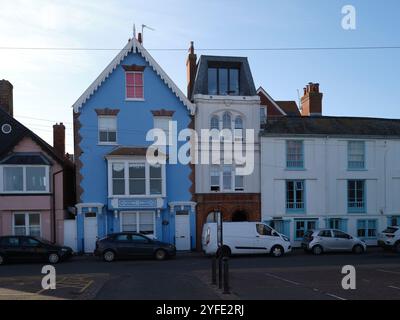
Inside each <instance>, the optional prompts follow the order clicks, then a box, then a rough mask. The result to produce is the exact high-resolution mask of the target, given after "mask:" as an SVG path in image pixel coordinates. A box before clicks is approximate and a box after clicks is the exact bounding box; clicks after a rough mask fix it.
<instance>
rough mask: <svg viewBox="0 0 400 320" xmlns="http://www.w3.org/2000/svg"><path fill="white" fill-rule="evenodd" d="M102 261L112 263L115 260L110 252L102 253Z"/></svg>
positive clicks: (112, 252)
mask: <svg viewBox="0 0 400 320" xmlns="http://www.w3.org/2000/svg"><path fill="white" fill-rule="evenodd" d="M103 259H104V261H105V262H113V261H114V260H115V253H114V251H112V250H107V251H104V253H103Z"/></svg>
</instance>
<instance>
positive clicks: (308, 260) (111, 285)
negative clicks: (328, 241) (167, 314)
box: [0, 248, 400, 300]
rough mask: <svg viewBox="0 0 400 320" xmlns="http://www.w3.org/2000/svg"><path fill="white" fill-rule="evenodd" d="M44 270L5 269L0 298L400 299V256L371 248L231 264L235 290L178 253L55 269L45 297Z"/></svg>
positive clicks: (204, 263) (76, 261)
mask: <svg viewBox="0 0 400 320" xmlns="http://www.w3.org/2000/svg"><path fill="white" fill-rule="evenodd" d="M345 265H352V266H354V267H355V269H356V289H355V290H344V289H343V288H342V286H341V282H342V279H343V277H344V276H345V275H344V274H342V273H341V271H342V267H343V266H345ZM42 267H43V264H40V263H39V264H35V263H32V264H26V263H19V264H8V265H4V266H1V267H0V299H8V300H10V299H12V300H21V299H23V300H43V299H46V300H47V299H50V300H52V299H68V300H91V299H101V300H102V299H107V300H109V299H111V300H113V299H118V300H131V299H135V300H147V299H152V300H240V299H245V300H247V299H250V300H276V299H284V300H299V299H301V300H363V299H385V300H392V299H393V300H398V299H400V255H396V254H394V253H391V252H384V251H382V250H381V249H379V248H372V249H370V250H369V251H368V253H366V254H362V255H354V254H324V255H321V256H313V255H310V254H305V253H304V252H303V251H302V250H295V251H294V252H292V253H291V254H289V255H286V256H284V257H281V258H272V257H269V256H238V257H232V258H231V259H230V260H229V267H230V273H229V276H230V289H231V290H230V291H231V294H228V295H226V294H223V293H222V291H221V290H218V289H217V288H216V287H215V286H213V285H211V259H210V258H208V257H205V256H203V255H202V254H200V253H178V255H177V257H176V258H175V259H171V260H167V261H154V260H151V259H140V260H125V261H116V262H113V263H105V262H103V261H102V260H100V259H98V258H96V257H93V256H78V257H74V258H73V259H72V260H70V261H67V262H64V263H60V264H58V265H56V273H57V283H56V289H55V290H43V289H42V286H41V281H42V277H43V276H44V275H42V274H41V270H42Z"/></svg>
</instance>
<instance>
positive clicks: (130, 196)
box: [108, 194, 166, 199]
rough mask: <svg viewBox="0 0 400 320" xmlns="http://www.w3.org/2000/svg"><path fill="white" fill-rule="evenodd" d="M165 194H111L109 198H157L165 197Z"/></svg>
mask: <svg viewBox="0 0 400 320" xmlns="http://www.w3.org/2000/svg"><path fill="white" fill-rule="evenodd" d="M165 197H166V195H165V194H156V195H155V194H152V195H109V196H108V198H109V199H127V198H129V199H149V198H151V199H157V198H165Z"/></svg>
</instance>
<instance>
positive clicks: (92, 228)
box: [84, 213, 97, 253]
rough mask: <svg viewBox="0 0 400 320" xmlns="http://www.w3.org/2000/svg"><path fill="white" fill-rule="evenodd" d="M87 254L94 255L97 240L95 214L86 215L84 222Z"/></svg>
mask: <svg viewBox="0 0 400 320" xmlns="http://www.w3.org/2000/svg"><path fill="white" fill-rule="evenodd" d="M84 232H85V239H84V243H85V248H84V250H85V252H86V253H93V252H94V249H95V247H96V240H97V217H96V214H95V213H86V215H85V222H84Z"/></svg>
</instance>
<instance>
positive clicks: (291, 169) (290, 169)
mask: <svg viewBox="0 0 400 320" xmlns="http://www.w3.org/2000/svg"><path fill="white" fill-rule="evenodd" d="M285 171H306V168H285Z"/></svg>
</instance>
